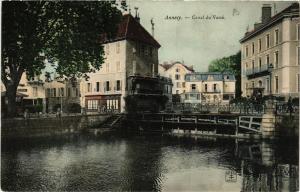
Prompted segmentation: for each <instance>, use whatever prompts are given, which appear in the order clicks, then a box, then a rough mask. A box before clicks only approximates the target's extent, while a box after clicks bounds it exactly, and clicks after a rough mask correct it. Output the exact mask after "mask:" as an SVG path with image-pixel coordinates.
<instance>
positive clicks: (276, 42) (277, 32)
mask: <svg viewBox="0 0 300 192" xmlns="http://www.w3.org/2000/svg"><path fill="white" fill-rule="evenodd" d="M274 42H275V45H277V44H278V42H279V30H278V29H276V30H275V34H274Z"/></svg>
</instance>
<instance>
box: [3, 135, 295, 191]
mask: <svg viewBox="0 0 300 192" xmlns="http://www.w3.org/2000/svg"><path fill="white" fill-rule="evenodd" d="M298 156H299V153H298V141H297V140H291V139H288V140H280V141H276V142H262V141H260V142H254V141H242V140H236V139H224V138H223V139H222V138H210V137H182V136H170V135H146V134H135V135H132V134H131V135H120V134H117V133H106V134H102V135H94V134H87V135H72V136H71V135H69V136H52V137H43V138H26V139H25V138H24V139H18V140H16V139H9V140H8V139H2V152H1V188H2V190H9V191H19V190H21V191H28V190H29V191H32V190H34V191H37V190H42V191H45V190H47V191H62V190H63V191H65V190H66V191H77V190H79V191H100V190H101V191H141V190H142V191H149V190H152V191H298V190H299V181H298V179H299V178H298Z"/></svg>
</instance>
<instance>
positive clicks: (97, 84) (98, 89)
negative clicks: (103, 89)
mask: <svg viewBox="0 0 300 192" xmlns="http://www.w3.org/2000/svg"><path fill="white" fill-rule="evenodd" d="M96 91H97V92H99V91H100V82H96Z"/></svg>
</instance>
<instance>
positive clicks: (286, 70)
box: [240, 3, 300, 98]
mask: <svg viewBox="0 0 300 192" xmlns="http://www.w3.org/2000/svg"><path fill="white" fill-rule="evenodd" d="M299 40H300V24H299V4H298V3H293V4H292V5H291V6H289V7H287V8H286V9H284V10H283V11H281V12H279V13H277V14H276V15H274V16H272V17H271V6H270V5H264V6H263V7H262V21H261V23H256V24H255V25H254V29H253V30H252V31H250V32H246V33H245V36H244V37H243V38H242V39H241V40H240V43H241V47H242V61H241V64H242V66H241V69H242V74H241V76H242V92H243V93H242V96H245V97H246V96H249V97H251V96H258V95H262V96H264V95H270V94H272V95H275V96H284V97H285V98H287V97H288V96H290V95H291V96H292V97H298V93H299V91H300V74H299V64H300V61H299V56H300V48H299Z"/></svg>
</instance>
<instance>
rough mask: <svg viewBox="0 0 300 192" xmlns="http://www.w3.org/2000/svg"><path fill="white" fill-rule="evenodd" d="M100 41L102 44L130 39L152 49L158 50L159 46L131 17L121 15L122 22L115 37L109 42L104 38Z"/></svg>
mask: <svg viewBox="0 0 300 192" xmlns="http://www.w3.org/2000/svg"><path fill="white" fill-rule="evenodd" d="M102 39H103V35H102ZM104 39H105V40H102V42H103V43H106V42H111V41H118V40H123V39H131V40H134V41H140V42H143V43H146V44H149V45H152V46H154V47H157V48H159V47H160V44H159V43H158V42H157V41H156V40H155V39H154V38H153V37H152V35H150V34H149V33H148V31H146V29H145V28H144V27H143V26H142V25H141V24H140V23H139V22H137V21H136V19H135V18H133V16H132V15H130V14H127V15H123V18H122V21H121V22H120V23H119V26H118V31H117V34H116V36H115V37H114V38H113V39H111V40H109V39H107V38H104Z"/></svg>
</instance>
